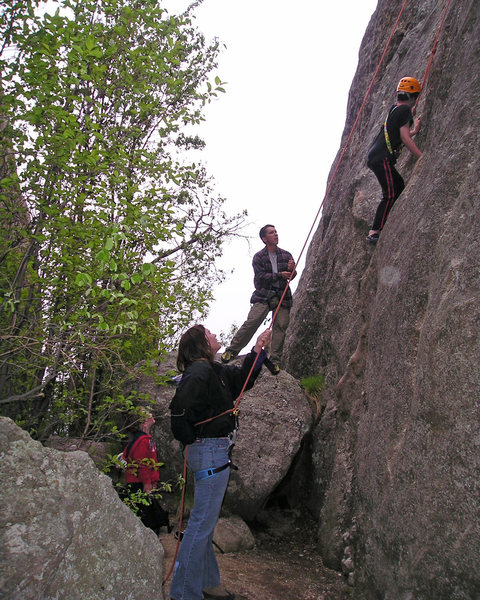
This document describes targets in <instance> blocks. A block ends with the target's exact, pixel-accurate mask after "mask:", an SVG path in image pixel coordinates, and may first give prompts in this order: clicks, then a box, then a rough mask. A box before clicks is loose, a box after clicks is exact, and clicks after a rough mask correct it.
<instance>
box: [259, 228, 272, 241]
mask: <svg viewBox="0 0 480 600" xmlns="http://www.w3.org/2000/svg"><path fill="white" fill-rule="evenodd" d="M267 227H275V225H270V224H268V225H264V226H263V227H262V228H261V229H260V233H259V235H260V239H261V240H262V242H263V238H264V237H265V236H266V234H267Z"/></svg>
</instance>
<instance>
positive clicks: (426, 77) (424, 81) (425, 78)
mask: <svg viewBox="0 0 480 600" xmlns="http://www.w3.org/2000/svg"><path fill="white" fill-rule="evenodd" d="M449 7H450V0H447V4H446V5H445V10H444V11H443V15H442V20H441V21H440V26H439V27H438V31H437V35H436V36H435V40H434V42H433V46H432V51H431V52H430V56H429V58H428V63H427V68H426V69H425V74H424V75H423V80H422V89H421V90H420V93H422V92H423V90H424V89H425V86H426V83H427V79H428V75H429V73H430V68H431V66H432V63H433V59H434V57H435V53H436V52H437V46H438V38H439V37H440V33H441V31H442V29H443V24H444V23H445V17H446V16H447V12H448V9H449ZM419 100H420V96H418V98H417V101H416V102H415V108H416V107H417V104H418V101H419Z"/></svg>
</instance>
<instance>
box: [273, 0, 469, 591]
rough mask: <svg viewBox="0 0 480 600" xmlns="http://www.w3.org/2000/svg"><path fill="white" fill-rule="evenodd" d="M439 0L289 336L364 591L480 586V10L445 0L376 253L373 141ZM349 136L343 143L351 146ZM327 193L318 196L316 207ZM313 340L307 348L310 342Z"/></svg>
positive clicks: (348, 169) (322, 487)
mask: <svg viewBox="0 0 480 600" xmlns="http://www.w3.org/2000/svg"><path fill="white" fill-rule="evenodd" d="M402 4H403V2H402V1H401V0H380V2H379V4H378V7H377V10H376V12H375V13H374V15H373V17H372V19H371V22H370V24H369V26H368V29H367V31H366V34H365V37H364V40H363V43H362V47H361V50H360V57H359V65H358V69H357V72H356V75H355V78H354V80H353V83H352V87H351V91H350V97H349V106H348V111H347V121H346V127H345V132H344V137H343V143H345V141H346V139H347V136H348V135H349V133H350V131H351V127H352V125H353V123H354V120H355V118H356V116H357V114H358V111H359V109H360V106H361V104H362V101H363V98H364V94H365V91H366V90H367V89H368V87H369V85H370V82H371V78H372V76H373V73H374V71H375V68H376V66H377V64H378V62H379V60H380V56H381V54H382V52H383V50H384V48H385V46H386V43H387V39H388V37H389V35H390V32H391V30H392V27H393V24H394V22H395V19H396V17H397V15H398V13H399V11H400V8H401V6H402ZM446 4H447V3H446V2H434V1H433V0H424V1H422V2H419V3H418V2H417V3H407V5H406V9H405V12H404V14H403V16H402V17H401V19H400V22H399V26H398V29H397V31H396V33H395V34H394V36H393V38H392V43H391V46H390V48H389V50H388V51H387V54H386V56H385V61H384V63H383V66H382V68H381V69H380V71H379V74H378V77H377V79H376V81H375V83H374V85H373V87H372V93H371V95H370V96H369V98H368V100H367V102H366V105H365V109H364V111H363V113H362V115H361V117H360V119H359V121H358V125H357V128H356V130H355V133H354V134H353V136H352V139H351V143H350V146H349V148H348V150H347V152H346V153H345V156H344V159H343V161H342V163H341V166H340V168H339V170H338V172H337V175H336V177H335V180H334V182H333V185H332V187H331V191H330V193H329V196H328V198H327V199H326V201H325V204H324V210H323V216H322V220H321V222H320V224H319V227H318V229H317V231H316V233H315V235H314V237H313V239H312V242H311V245H310V248H309V252H308V256H307V263H306V267H305V270H304V272H303V274H302V277H301V280H300V282H299V286H298V289H297V292H296V294H295V299H294V308H293V310H292V316H291V322H290V327H289V330H288V334H287V339H286V345H285V356H284V360H285V363H286V368H287V370H288V371H289V372H290V373H292V374H293V375H295V376H296V377H300V376H306V375H312V374H315V373H319V372H321V373H323V374H324V375H325V376H326V382H327V387H326V391H325V396H324V401H325V402H326V408H325V411H324V413H323V416H322V418H321V420H320V422H319V424H318V426H317V427H316V428H315V431H314V433H313V441H312V461H313V469H314V474H313V480H314V483H313V489H312V501H311V506H312V508H314V509H315V510H316V511H317V514H318V518H319V543H320V547H321V550H322V554H323V556H324V558H325V559H326V560H327V562H328V564H330V565H331V566H334V567H336V568H340V566H341V565H343V566H344V565H345V564H347V562H348V569H347V570H348V574H349V579H351V580H352V581H355V583H356V587H357V590H358V593H359V594H363V595H364V596H363V597H365V598H372V599H373V598H383V599H385V600H387V599H388V600H390V599H391V600H393V599H395V600H398V599H402V600H403V599H407V598H412V599H413V598H415V600H430V599H431V598H436V599H443V598H445V599H447V598H448V599H449V600H451V599H453V598H455V599H467V598H478V597H479V591H478V590H480V574H479V571H478V568H476V566H475V565H478V564H479V562H480V550H479V548H480V525H479V519H478V506H479V501H480V486H479V483H478V473H479V470H480V452H479V445H480V436H479V433H478V414H479V403H480V375H479V369H478V363H479V360H480V341H479V336H478V332H479V325H480V288H479V279H480V262H479V258H478V257H479V255H480V211H479V196H480V186H479V183H478V170H479V167H480V152H479V141H480V140H479V137H480V127H479V107H480V87H479V85H478V64H479V59H480V20H479V18H480V4H479V3H478V2H476V1H474V0H466V1H465V2H462V3H455V4H451V6H450V7H449V10H448V11H447V13H446V17H445V22H444V25H443V29H442V31H441V33H440V36H439V39H438V47H437V50H436V54H435V56H434V60H433V63H432V68H431V71H430V75H429V78H428V80H427V82H426V87H425V89H424V91H423V93H422V96H421V99H420V102H419V107H418V112H417V114H419V115H420V116H421V117H422V128H421V130H420V133H419V134H418V136H417V138H416V142H417V145H418V146H419V147H420V148H421V150H422V151H423V153H424V155H423V157H422V158H421V159H420V160H419V161H417V162H416V161H415V160H413V159H412V158H411V157H410V156H409V153H408V151H406V150H404V152H403V154H402V156H401V158H400V160H399V161H398V165H397V166H398V170H399V171H400V172H401V173H402V175H403V176H404V178H405V182H406V184H407V186H406V189H405V191H404V192H403V194H402V196H401V197H400V199H399V200H398V201H397V203H396V204H395V206H394V207H393V209H392V211H391V213H390V216H389V219H388V222H387V223H386V226H385V228H384V229H383V231H382V234H381V237H380V241H379V243H378V244H377V246H376V247H371V246H368V245H367V244H366V243H365V236H366V234H367V233H368V230H369V228H370V226H371V222H372V220H373V215H374V212H375V209H376V206H377V204H378V202H379V200H380V187H379V185H378V183H377V180H376V178H375V176H374V175H373V173H371V172H370V171H369V170H368V169H367V167H366V164H365V163H366V153H367V151H368V148H369V145H370V143H371V142H372V140H373V138H374V136H375V135H376V134H377V132H378V130H379V128H380V125H381V124H382V122H383V119H384V117H385V113H386V111H387V110H388V108H389V106H390V105H391V104H393V103H394V100H395V94H394V92H395V89H396V85H397V83H398V81H399V79H400V78H401V77H403V76H405V75H411V76H414V77H417V78H418V79H419V80H420V81H422V78H423V76H424V72H425V68H426V66H427V62H428V59H429V57H430V53H431V50H432V47H433V44H434V40H435V37H436V35H437V32H438V30H439V27H440V24H441V21H442V16H443V11H444V9H445V6H446ZM342 147H343V145H342ZM320 200H321V198H320V199H319V202H320ZM305 349H308V352H306V351H305Z"/></svg>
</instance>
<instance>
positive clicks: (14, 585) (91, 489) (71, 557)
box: [0, 417, 163, 600]
mask: <svg viewBox="0 0 480 600" xmlns="http://www.w3.org/2000/svg"><path fill="white" fill-rule="evenodd" d="M0 449H1V450H0V480H1V482H2V485H1V495H0V597H2V598H9V599H10V600H38V599H39V598H41V599H42V600H60V599H66V598H68V600H162V599H163V594H162V561H163V548H162V546H161V544H160V542H159V541H158V539H157V537H156V536H155V534H154V533H153V532H152V531H151V530H149V529H147V528H145V527H144V526H143V525H142V523H141V521H140V520H139V519H138V518H137V517H136V516H135V515H134V514H133V513H132V511H131V510H130V509H128V508H127V507H126V506H125V505H124V504H123V503H122V502H121V501H120V499H119V497H118V495H117V493H116V492H115V490H114V489H113V486H112V483H111V481H110V479H109V478H108V477H106V476H105V475H102V474H101V473H100V472H99V471H98V469H97V468H96V467H95V465H94V463H93V461H92V459H91V458H89V456H88V455H87V454H86V453H85V452H81V451H75V452H60V451H57V450H53V449H50V448H45V447H43V446H42V444H41V443H40V442H36V441H34V440H32V439H31V438H30V436H29V435H28V434H27V433H26V432H25V431H23V430H22V429H20V428H19V427H17V426H16V425H15V424H14V423H13V421H11V420H10V419H8V418H4V417H1V418H0Z"/></svg>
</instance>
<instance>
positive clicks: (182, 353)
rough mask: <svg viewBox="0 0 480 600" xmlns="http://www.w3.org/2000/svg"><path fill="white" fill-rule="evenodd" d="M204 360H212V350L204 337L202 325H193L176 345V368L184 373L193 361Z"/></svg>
mask: <svg viewBox="0 0 480 600" xmlns="http://www.w3.org/2000/svg"><path fill="white" fill-rule="evenodd" d="M201 358H206V359H207V360H211V359H212V349H211V348H210V344H209V343H208V340H207V336H206V335H205V327H204V326H203V325H194V326H193V327H190V329H187V331H186V332H185V333H184V334H183V335H182V337H181V338H180V344H179V345H178V356H177V368H178V370H179V371H180V372H183V371H185V369H186V368H187V367H188V365H190V364H192V362H193V361H194V360H199V359H201Z"/></svg>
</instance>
